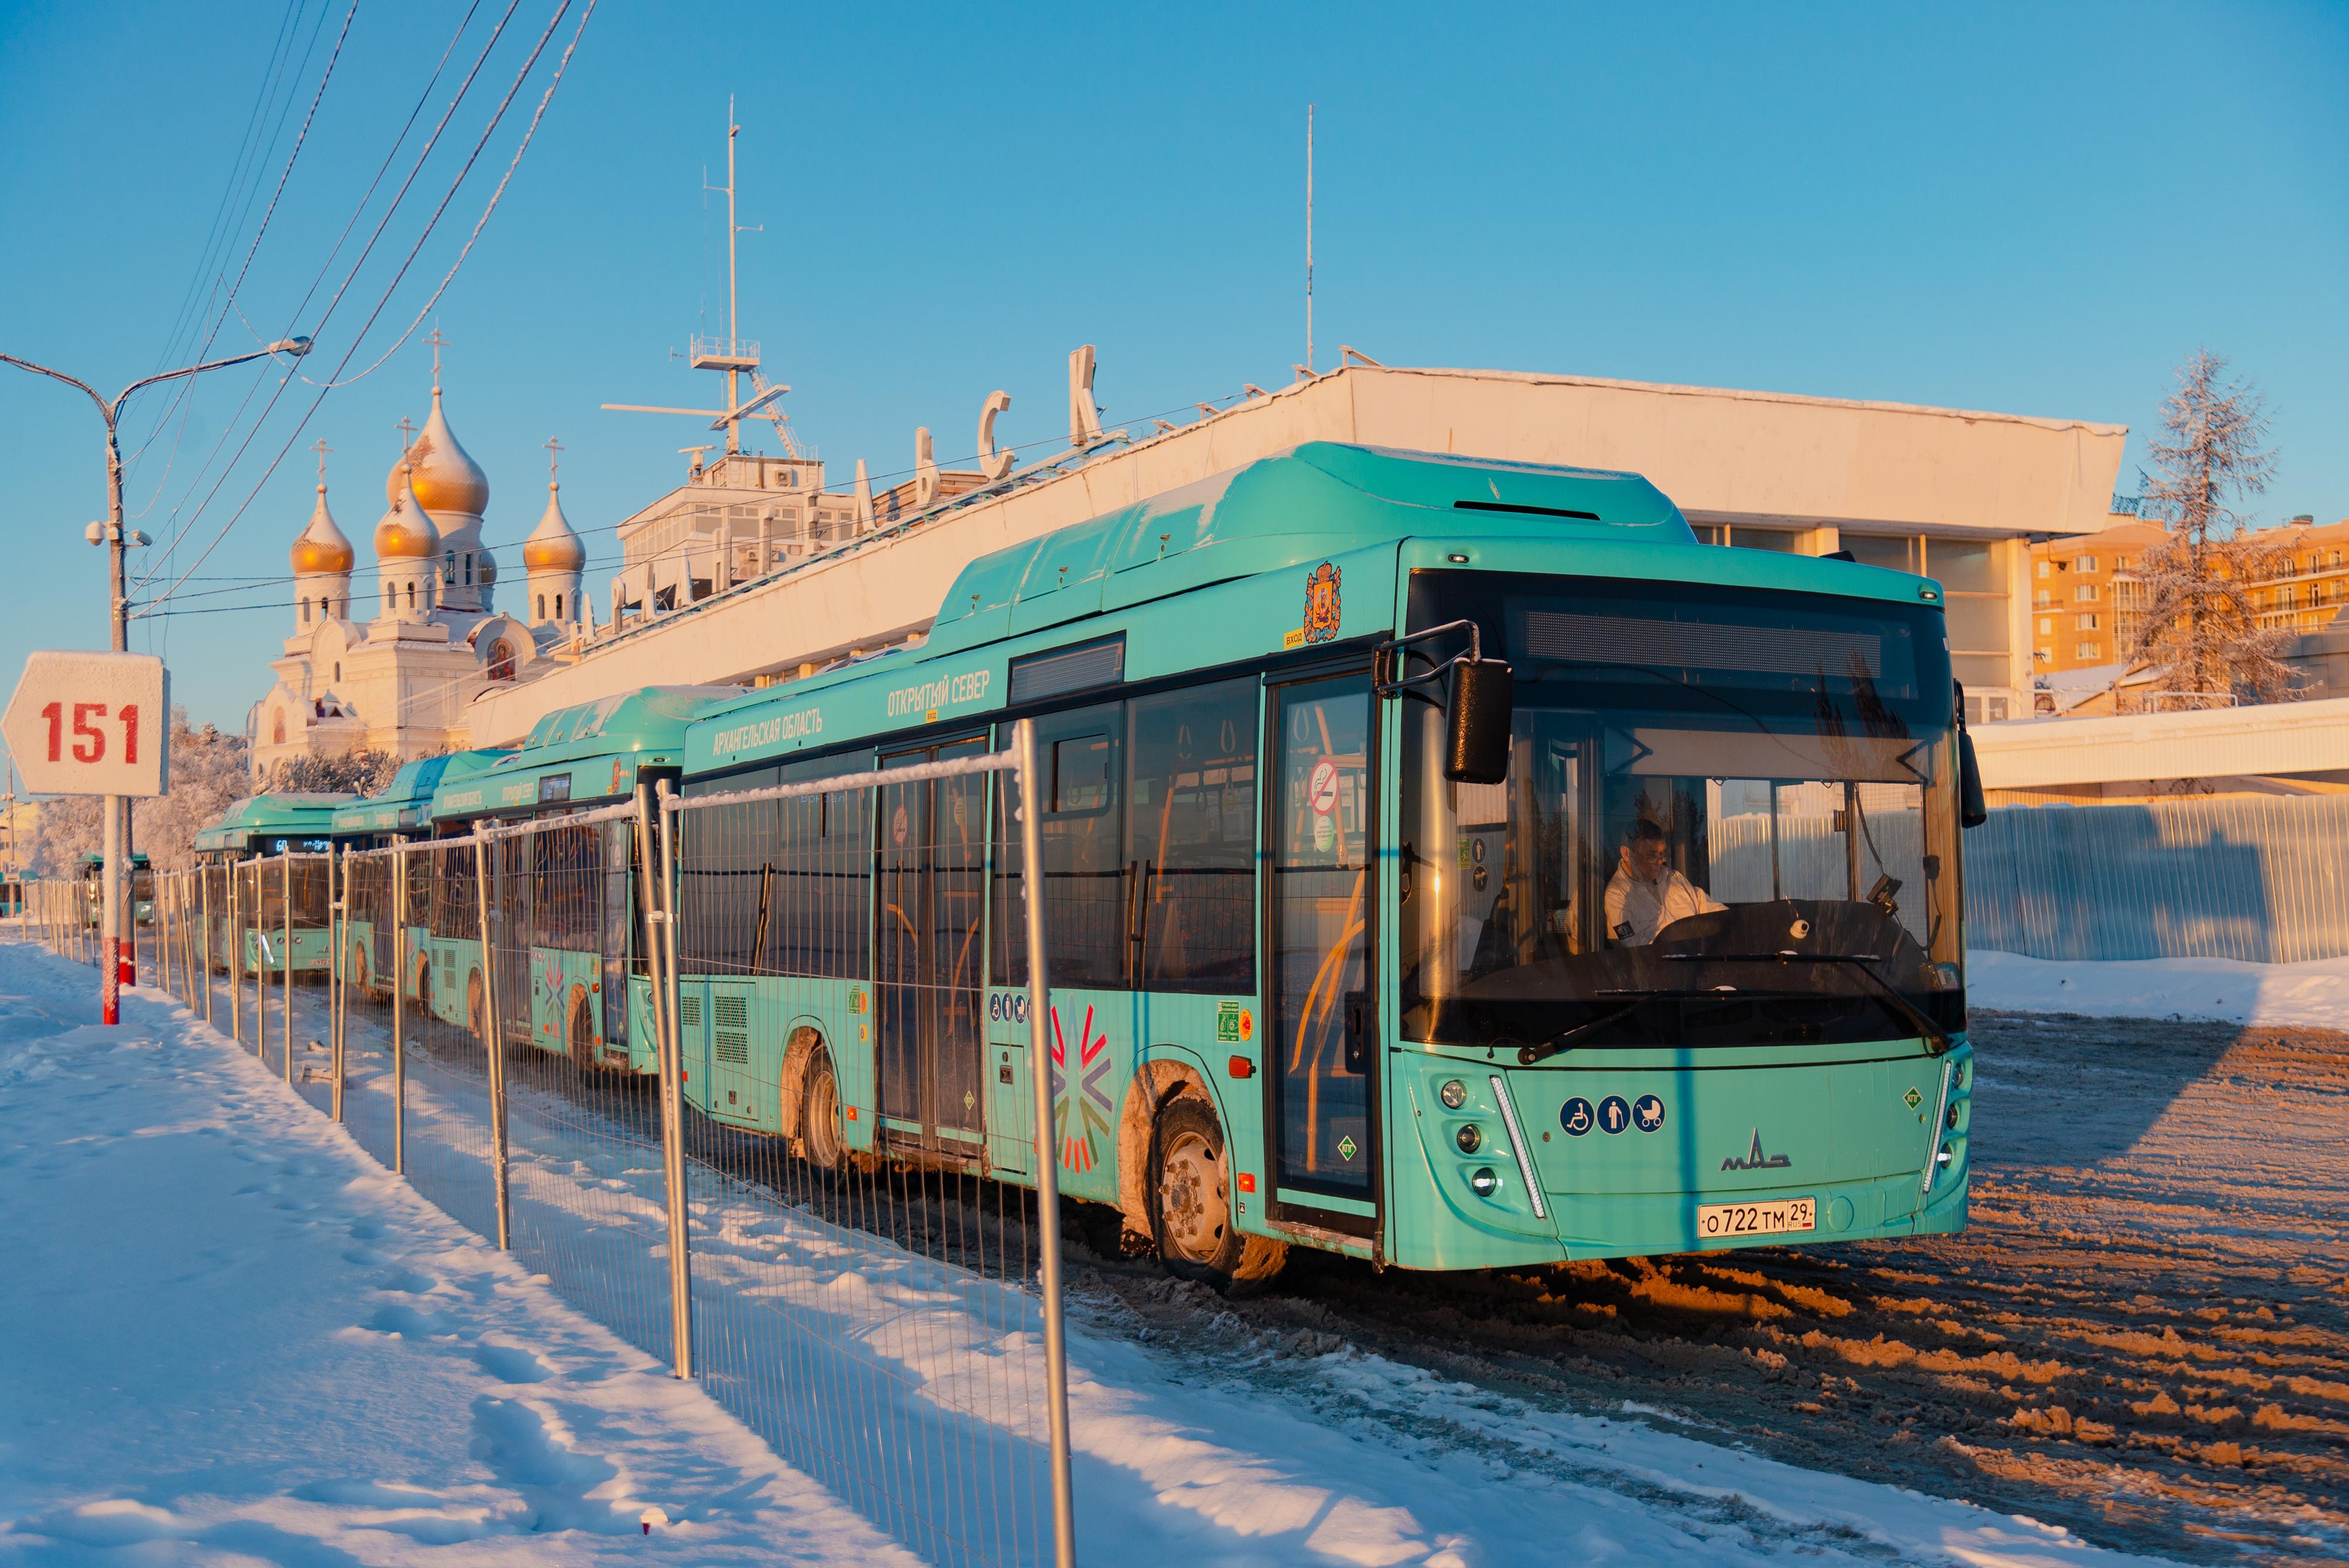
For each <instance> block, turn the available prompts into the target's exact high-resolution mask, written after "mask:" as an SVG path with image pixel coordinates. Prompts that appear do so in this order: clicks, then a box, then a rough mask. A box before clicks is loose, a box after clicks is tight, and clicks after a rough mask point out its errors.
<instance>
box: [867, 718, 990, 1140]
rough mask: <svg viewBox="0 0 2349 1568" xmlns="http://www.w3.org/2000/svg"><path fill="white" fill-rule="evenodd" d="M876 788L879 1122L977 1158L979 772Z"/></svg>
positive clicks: (979, 742)
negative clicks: (878, 798)
mask: <svg viewBox="0 0 2349 1568" xmlns="http://www.w3.org/2000/svg"><path fill="white" fill-rule="evenodd" d="M986 749H987V742H986V741H985V739H984V738H982V737H976V736H975V737H973V738H971V739H969V740H966V741H956V742H948V743H946V744H943V745H935V746H924V747H921V748H919V749H917V750H914V751H907V752H899V753H894V754H891V755H887V756H885V757H883V758H882V759H881V765H882V766H883V767H884V768H890V767H904V766H906V765H907V764H909V763H929V762H940V761H944V760H946V759H947V758H951V757H968V756H975V755H978V753H982V752H984V751H985V750H986ZM880 794H881V802H880V811H881V820H880V823H879V850H878V853H879V868H880V880H881V886H880V891H879V897H878V898H876V899H875V900H874V903H875V906H876V912H877V916H878V929H876V930H875V932H874V946H873V977H874V987H873V990H874V1054H875V1058H876V1061H875V1065H876V1068H877V1071H878V1077H879V1084H878V1088H879V1091H880V1099H881V1116H882V1122H881V1127H882V1131H883V1134H884V1136H885V1139H886V1141H888V1142H890V1143H893V1144H895V1145H897V1146H898V1147H919V1148H921V1149H924V1150H925V1151H927V1152H931V1153H936V1154H943V1155H946V1156H947V1157H949V1158H977V1157H978V1154H979V1152H980V1149H981V1147H982V1141H983V1137H984V1131H985V1116H984V1113H983V1108H982V1106H981V1105H980V1086H981V1085H982V1083H983V1082H984V1077H985V1074H984V1064H983V1062H982V1060H981V1057H982V1054H983V1052H984V1049H985V1046H984V1044H983V1042H982V1040H981V1038H980V1030H979V1013H980V1008H981V999H980V982H981V980H982V971H983V963H982V960H983V959H984V957H985V954H984V953H983V951H982V947H981V944H982V937H981V933H982V932H983V931H984V929H986V924H985V920H984V918H983V916H984V909H985V899H986V894H987V880H986V878H987V775H985V774H963V775H960V776H957V777H953V778H943V779H932V780H928V781H926V782H924V783H920V784H891V785H889V786H888V787H886V788H885V789H883V790H882V791H881V792H880Z"/></svg>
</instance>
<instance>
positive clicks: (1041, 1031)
mask: <svg viewBox="0 0 2349 1568" xmlns="http://www.w3.org/2000/svg"><path fill="white" fill-rule="evenodd" d="M1013 736H1014V744H1016V745H1017V746H1018V747H1019V881H1020V888H1019V891H1020V901H1021V902H1022V903H1023V904H1025V905H1026V907H1027V916H1028V1077H1029V1080H1030V1083H1032V1084H1033V1085H1035V1090H1036V1238H1037V1246H1038V1248H1039V1249H1040V1251H1042V1253H1043V1276H1044V1277H1043V1281H1042V1284H1043V1291H1044V1399H1045V1415H1046V1417H1047V1419H1048V1420H1049V1421H1050V1427H1051V1437H1052V1559H1053V1561H1054V1563H1057V1564H1058V1565H1059V1568H1075V1564H1076V1561H1077V1516H1076V1501H1075V1498H1074V1496H1073V1494H1072V1493H1071V1490H1070V1486H1071V1483H1070V1476H1069V1343H1068V1334H1067V1323H1066V1320H1065V1318H1064V1317H1063V1316H1062V1312H1061V1171H1060V1168H1061V1138H1060V1131H1059V1129H1058V1128H1057V1127H1053V1125H1052V1057H1051V1033H1050V1030H1051V999H1052V992H1051V987H1050V984H1049V983H1048V980H1049V977H1048V976H1047V975H1046V974H1045V972H1044V949H1045V942H1044V872H1043V866H1044V843H1043V839H1044V832H1043V822H1042V819H1041V817H1040V815H1039V807H1038V805H1037V788H1036V724H1035V721H1033V720H1031V719H1022V720H1020V721H1019V723H1018V724H1017V725H1016V726H1014V731H1013Z"/></svg>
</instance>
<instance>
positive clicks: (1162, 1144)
mask: <svg viewBox="0 0 2349 1568" xmlns="http://www.w3.org/2000/svg"><path fill="white" fill-rule="evenodd" d="M1231 1194H1232V1180H1231V1166H1230V1162H1229V1161H1228V1160H1227V1159H1226V1157H1225V1149H1224V1129H1223V1127H1222V1125H1221V1124H1219V1123H1218V1122H1217V1121H1216V1113H1215V1110H1214V1108H1213V1107H1212V1106H1209V1105H1208V1104H1207V1103H1206V1101H1205V1100H1203V1099H1200V1098H1199V1097H1198V1096H1195V1095H1177V1096H1175V1097H1174V1099H1172V1100H1169V1101H1168V1102H1167V1103H1166V1105H1165V1106H1163V1107H1162V1108H1161V1109H1160V1110H1159V1113H1158V1121H1157V1125H1156V1126H1155V1127H1154V1128H1153V1129H1152V1132H1151V1139H1150V1226H1151V1233H1152V1239H1153V1240H1154V1241H1156V1242H1157V1243H1158V1261H1159V1262H1160V1263H1161V1264H1163V1265H1164V1268H1165V1270H1166V1272H1168V1273H1170V1274H1173V1275H1174V1277H1175V1278H1176V1279H1178V1280H1191V1281H1195V1282H1198V1283H1200V1284H1204V1285H1210V1286H1213V1287H1214V1288H1215V1289H1216V1290H1217V1291H1220V1292H1223V1293H1227V1294H1237V1295H1245V1294H1247V1293H1250V1292H1252V1291H1254V1290H1257V1289H1258V1288H1260V1287H1261V1286H1263V1285H1264V1284H1265V1283H1266V1282H1268V1281H1269V1280H1270V1279H1271V1278H1272V1277H1273V1276H1274V1275H1275V1274H1278V1272H1280V1268H1281V1265H1282V1264H1283V1263H1285V1262H1288V1247H1287V1246H1285V1245H1284V1244H1282V1243H1281V1242H1278V1241H1268V1240H1267V1239H1266V1238H1264V1237H1262V1236H1250V1235H1248V1234H1247V1233H1245V1232H1244V1231H1241V1230H1240V1228H1239V1227H1238V1226H1237V1224H1235V1223H1234V1222H1233V1221H1234V1215H1233V1212H1232V1195H1231Z"/></svg>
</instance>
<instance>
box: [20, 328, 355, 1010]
mask: <svg viewBox="0 0 2349 1568" xmlns="http://www.w3.org/2000/svg"><path fill="white" fill-rule="evenodd" d="M309 351H310V340H309V339H308V338H307V337H283V338H280V339H278V340H277V341H276V342H274V343H272V344H271V345H270V346H269V347H268V348H256V349H254V351H253V352H252V353H250V354H235V355H232V356H230V357H229V358H225V359H211V360H207V361H205V362H204V363H203V364H201V365H189V366H185V367H183V368H181V369H177V370H165V371H163V372H161V373H160V374H159V375H153V376H149V377H147V378H146V379H143V380H138V381H133V382H131V383H130V385H129V386H127V387H125V388H123V389H122V390H121V391H120V392H119V393H117V394H116V395H115V398H114V400H113V401H112V402H110V403H109V402H108V401H107V400H105V399H104V398H102V397H100V396H98V390H97V389H96V388H94V387H92V386H90V384H89V383H88V382H87V381H83V380H79V379H76V378H74V377H72V376H68V375H67V374H66V373H65V372H64V371H62V370H52V369H49V368H48V367H47V365H36V364H35V363H33V361H31V360H30V359H20V358H17V357H16V355H14V354H0V360H5V362H6V363H8V364H11V365H14V366H16V368H17V369H20V370H30V371H32V372H34V373H35V374H36V375H41V376H47V377H48V378H49V379H52V380H57V381H63V382H64V383H65V384H66V385H67V386H68V387H78V388H79V389H81V391H82V392H83V393H84V395H86V396H87V397H88V399H89V400H90V401H91V402H93V403H95V404H97V405H98V418H100V419H102V420H104V421H106V538H105V541H104V543H105V545H106V550H107V614H106V618H107V628H108V634H109V638H110V639H111V642H110V646H111V647H112V648H113V649H114V651H115V652H117V653H126V652H128V651H129V648H130V597H129V587H128V586H127V585H126V583H125V582H124V571H123V566H124V556H125V555H126V553H127V552H128V551H129V545H130V541H129V539H128V538H126V537H125V536H124V535H123V531H122V444H121V441H120V440H119V425H120V423H121V420H122V405H123V404H124V403H126V402H128V401H129V399H130V394H131V393H133V392H136V391H140V390H142V389H146V388H148V387H151V386H153V385H155V384H156V383H157V382H158V381H175V380H178V379H181V377H185V376H196V375H201V374H202V373H203V372H204V371H206V370H222V369H227V368H228V367H229V366H231V365H243V364H246V363H249V362H250V361H252V360H254V359H265V358H268V357H269V356H270V355H272V354H284V355H286V356H288V357H289V358H295V359H299V358H301V357H302V356H303V355H305V354H307V353H308V352H309ZM96 542H97V541H93V543H96ZM163 722H164V723H165V725H166V726H169V724H170V723H171V715H170V714H168V713H167V714H165V715H163ZM168 732H169V731H168V728H167V730H166V733H168ZM100 809H101V810H102V811H103V812H104V814H105V820H106V869H105V874H104V877H103V878H102V886H103V887H104V888H105V890H106V892H105V902H104V909H105V912H104V914H103V915H102V916H100V920H101V922H102V925H103V929H104V930H105V933H106V935H105V940H104V942H103V943H102V945H101V951H100V957H99V962H100V964H101V965H102V973H101V978H100V979H99V981H98V1001H99V1006H100V1013H101V1017H102V1018H103V1020H104V1022H106V1023H120V1022H121V1018H122V1000H121V995H122V944H123V940H124V937H125V935H126V931H127V928H128V925H129V921H128V919H126V917H127V916H128V915H129V913H130V909H129V899H128V898H126V897H125V896H124V895H125V894H126V892H127V891H128V883H129V860H128V857H129V831H128V829H129V809H130V802H129V799H128V797H126V796H123V795H119V794H110V795H107V796H106V797H105V805H103V806H102V807H101V808H100Z"/></svg>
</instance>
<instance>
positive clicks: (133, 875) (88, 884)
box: [80, 849, 155, 931]
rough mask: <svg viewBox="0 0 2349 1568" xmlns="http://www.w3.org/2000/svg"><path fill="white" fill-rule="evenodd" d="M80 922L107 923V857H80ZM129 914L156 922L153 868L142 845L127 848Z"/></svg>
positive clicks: (91, 925) (148, 922) (94, 925)
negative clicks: (128, 854) (136, 847)
mask: <svg viewBox="0 0 2349 1568" xmlns="http://www.w3.org/2000/svg"><path fill="white" fill-rule="evenodd" d="M80 871H81V888H82V899H81V923H82V924H83V925H84V926H87V927H88V929H91V930H93V931H94V930H97V929H98V928H99V927H101V926H103V925H105V924H106V857H105V856H103V855H85V856H83V857H81V867H80ZM130 910H131V918H132V919H134V920H136V921H137V922H138V923H139V924H140V925H142V926H147V925H152V924H154V922H155V869H154V867H152V866H150V865H149V864H148V861H147V853H146V851H144V850H141V849H134V850H132V851H131V852H130Z"/></svg>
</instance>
